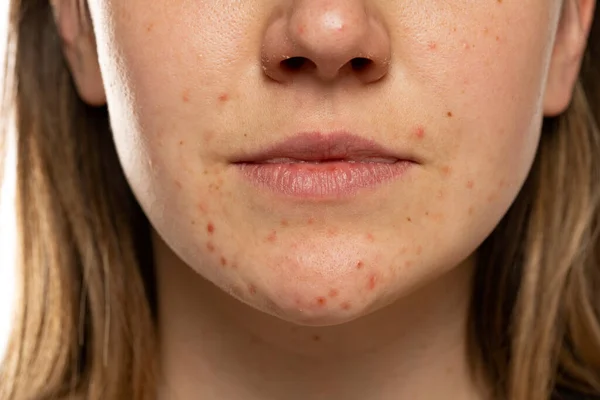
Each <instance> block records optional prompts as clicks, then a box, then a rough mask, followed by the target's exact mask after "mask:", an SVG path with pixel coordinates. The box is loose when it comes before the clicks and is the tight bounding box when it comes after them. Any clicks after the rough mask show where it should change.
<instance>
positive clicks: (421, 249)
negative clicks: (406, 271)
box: [417, 246, 423, 256]
mask: <svg viewBox="0 0 600 400" xmlns="http://www.w3.org/2000/svg"><path fill="white" fill-rule="evenodd" d="M422 253H423V246H418V247H417V255H418V256H420V255H421V254H422Z"/></svg>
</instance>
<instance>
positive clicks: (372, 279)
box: [367, 274, 377, 290]
mask: <svg viewBox="0 0 600 400" xmlns="http://www.w3.org/2000/svg"><path fill="white" fill-rule="evenodd" d="M375 286H377V275H375V274H373V275H371V276H370V277H369V283H368V285H367V287H368V288H369V290H373V289H375Z"/></svg>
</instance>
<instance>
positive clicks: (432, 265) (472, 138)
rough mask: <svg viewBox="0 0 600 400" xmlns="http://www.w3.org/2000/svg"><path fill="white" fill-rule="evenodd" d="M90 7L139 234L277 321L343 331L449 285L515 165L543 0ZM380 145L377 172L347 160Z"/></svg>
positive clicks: (535, 115) (540, 87) (506, 191)
mask: <svg viewBox="0 0 600 400" xmlns="http://www.w3.org/2000/svg"><path fill="white" fill-rule="evenodd" d="M90 6H91V7H90V8H91V13H92V18H93V22H94V29H95V35H96V39H97V43H98V52H99V59H100V63H101V69H102V74H103V79H104V83H105V87H106V90H107V98H108V105H109V110H110V114H111V124H112V128H113V134H114V140H115V143H116V146H117V149H118V152H119V156H120V159H121V162H122V164H123V168H124V170H125V172H126V175H127V178H128V180H129V182H130V185H131V186H132V189H133V191H134V193H135V194H136V197H137V198H138V200H139V202H140V204H141V206H142V207H143V209H144V210H145V212H146V213H147V216H148V218H149V220H150V222H151V223H152V225H153V227H154V229H155V230H156V232H157V233H158V234H159V235H160V237H161V238H162V239H163V240H164V242H165V243H167V245H168V246H169V247H170V248H171V249H172V251H173V252H174V253H175V254H176V255H177V256H178V257H179V258H180V259H181V260H183V261H184V262H185V263H186V264H187V265H189V267H190V268H192V269H193V270H194V271H196V272H197V273H198V274H199V275H200V276H202V277H203V278H205V279H208V280H209V281H211V282H213V283H215V284H216V285H217V286H219V287H220V288H222V289H223V290H225V291H227V292H229V293H231V294H233V295H234V296H236V297H238V298H239V299H240V300H242V301H244V302H245V303H247V304H249V305H251V306H253V307H255V308H257V309H259V310H262V311H265V312H267V313H270V314H273V315H276V316H278V317H280V318H282V319H285V320H288V321H292V322H295V323H300V324H316V325H319V324H323V325H325V324H336V323H341V322H344V321H349V320H351V319H354V318H357V317H358V316H361V315H365V314H366V313H369V312H372V311H373V310H375V309H377V308H379V307H381V306H382V305H384V304H388V303H390V302H392V301H394V300H396V299H398V298H400V297H402V296H404V295H406V294H407V293H409V292H411V291H412V290H414V289H415V288H417V287H419V286H421V285H424V284H426V283H427V282H429V281H431V280H433V279H435V278H436V277H439V276H441V275H443V274H445V273H447V272H448V271H450V270H452V269H453V268H455V267H456V266H457V265H459V264H460V263H461V262H462V261H464V260H465V259H467V258H468V257H469V256H470V255H472V254H473V252H475V251H476V249H477V247H478V246H479V245H480V244H481V242H482V241H483V240H484V239H485V238H486V237H487V236H488V235H489V234H490V232H491V231H492V230H493V229H494V227H495V226H496V225H497V223H498V222H499V220H500V219H501V218H502V216H503V215H504V214H505V213H506V211H507V209H508V208H509V207H510V205H511V203H512V201H513V200H514V198H515V197H516V195H517V194H518V192H519V190H520V187H521V185H522V183H523V181H524V179H525V178H526V176H527V174H528V171H529V169H530V166H531V163H532V160H533V158H534V155H535V152H536V146H537V143H538V140H539V132H540V125H541V119H542V111H541V107H542V106H541V102H542V97H543V93H544V83H545V77H546V73H547V68H548V63H549V57H550V54H551V52H552V44H553V43H552V42H553V32H554V30H555V25H556V23H555V22H556V19H557V13H558V7H557V5H556V4H554V2H549V1H547V0H521V1H518V2H512V1H503V2H502V1H497V0H482V1H475V2H474V1H471V0H456V1H452V2H446V1H437V0H410V1H388V0H386V1H383V0H382V1H366V0H364V1H362V0H330V1H308V0H297V1H276V0H248V1H237V0H235V1H234V0H210V1H208V0H193V1H192V0H178V1H175V2H173V1H172V0H154V1H152V2H148V1H145V0H127V1H122V2H121V1H104V0H103V1H100V0H92V1H91V3H90ZM265 49H266V50H265ZM291 57H297V58H295V59H294V60H295V61H296V64H294V63H293V62H292V61H294V60H292V61H289V60H288V59H289V58H291ZM361 58H362V59H365V58H366V59H369V60H370V62H371V63H373V65H374V66H375V67H376V68H379V69H378V70H376V76H366V75H364V74H363V72H364V71H361V68H353V61H352V60H354V59H361ZM285 60H288V61H285ZM298 60H301V62H297V61H298ZM354 67H356V65H354ZM361 74H362V75H361ZM357 138H358V139H357ZM288 139H290V140H292V142H293V143H294V144H290V143H292V142H286V143H284V144H283V145H282V146H280V147H279V148H278V150H276V151H274V152H272V153H269V154H268V155H269V157H271V158H269V157H267V156H266V155H265V154H263V159H259V158H260V157H258V156H256V154H257V153H260V152H261V151H263V150H265V149H273V146H274V145H276V144H281V143H283V141H285V140H288ZM299 143H300V144H299ZM323 143H328V145H330V148H331V149H334V150H331V151H332V152H336V151H337V152H339V151H341V152H342V153H343V154H342V155H341V156H340V158H339V159H337V160H331V159H326V158H324V157H323V155H322V151H323V147H320V148H319V149H320V151H321V152H320V153H319V151H315V150H314V148H313V147H311V146H316V145H318V144H320V145H321V146H322V145H323ZM373 143H377V144H378V145H379V147H378V148H377V149H378V150H374V149H373V148H371V147H369V146H370V145H372V144H373ZM286 146H287V147H286ZM294 146H295V147H294ZM302 146H306V151H304V152H303V151H302V150H301V149H299V147H302ZM340 148H341V149H342V150H339V149H340ZM381 148H385V149H386V151H387V153H385V157H390V154H392V155H395V156H397V159H395V160H394V162H395V164H394V165H393V166H390V165H387V166H386V165H384V163H383V162H382V160H376V159H375V160H373V159H371V160H366V159H365V157H363V156H364V155H365V154H366V155H368V156H372V155H374V156H378V155H380V154H379V153H378V151H379V152H381ZM286 149H292V150H293V151H295V153H293V151H292V150H290V151H292V153H290V151H287V150H286ZM286 151H287V152H286ZM311 152H313V153H311ZM361 152H362V153H361ZM308 153H310V154H312V155H314V156H315V157H316V158H319V157H321V158H319V159H317V160H305V159H304V158H310V154H309V155H308V156H307V155H306V154H308ZM290 154H292V156H290ZM336 154H337V153H336ZM278 155H282V156H284V158H286V159H285V160H281V159H279V160H278V159H277V156H278ZM294 155H298V159H296V158H294V157H293V156H294ZM338 155H339V154H338ZM244 157H246V158H244ZM303 157H304V158H303ZM353 157H354V159H353V160H350V158H353ZM361 157H363V158H361ZM375 158H377V157H375ZM350 161H353V162H350ZM383 161H385V162H386V163H387V162H389V161H390V159H388V158H385V160H383ZM242 162H245V163H242ZM286 163H287V164H288V165H285V164H286ZM369 163H372V164H369ZM268 164H272V165H268ZM289 164H293V165H289ZM325 164H328V165H325ZM357 164H359V165H357ZM273 165H275V166H276V167H273ZM400 165H401V166H402V168H400ZM273 168H280V169H279V170H278V171H279V172H277V173H275V172H274V170H273ZM248 170H250V171H254V172H253V173H251V174H246V173H245V172H244V171H246V172H247V171H248ZM340 171H342V172H340ZM344 171H346V172H344ZM348 171H350V172H348ZM390 171H393V172H390ZM278 174H279V175H278ZM344 174H346V175H344ZM348 174H350V175H352V174H358V175H352V176H354V178H353V179H357V180H358V181H357V182H354V183H348V182H347V181H346V180H347V179H346V178H348V176H350V175H348ZM361 174H362V175H361ZM340 177H342V178H344V179H346V180H344V179H342V180H344V182H337V181H335V179H338V178H340ZM332 179H333V181H332ZM315 182H316V183H315ZM323 182H325V183H326V184H325V186H326V188H325V189H323V188H321V189H322V190H321V189H319V187H320V186H319V185H323V184H324V183H323ZM327 182H329V183H327ZM315 185H316V186H315ZM327 185H329V186H327ZM319 190H320V191H319Z"/></svg>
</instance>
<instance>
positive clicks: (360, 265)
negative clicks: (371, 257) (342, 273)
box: [356, 261, 365, 269]
mask: <svg viewBox="0 0 600 400" xmlns="http://www.w3.org/2000/svg"><path fill="white" fill-rule="evenodd" d="M364 267H365V263H364V262H362V261H359V262H358V263H357V264H356V269H363V268H364Z"/></svg>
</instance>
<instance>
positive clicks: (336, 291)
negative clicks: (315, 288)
mask: <svg viewBox="0 0 600 400" xmlns="http://www.w3.org/2000/svg"><path fill="white" fill-rule="evenodd" d="M338 294H340V292H339V291H338V290H337V289H331V290H330V291H329V297H332V298H333V297H337V296H338Z"/></svg>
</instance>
